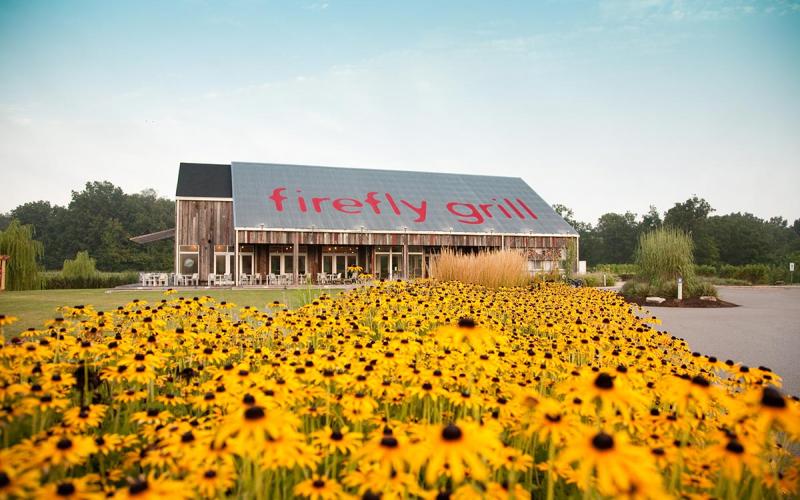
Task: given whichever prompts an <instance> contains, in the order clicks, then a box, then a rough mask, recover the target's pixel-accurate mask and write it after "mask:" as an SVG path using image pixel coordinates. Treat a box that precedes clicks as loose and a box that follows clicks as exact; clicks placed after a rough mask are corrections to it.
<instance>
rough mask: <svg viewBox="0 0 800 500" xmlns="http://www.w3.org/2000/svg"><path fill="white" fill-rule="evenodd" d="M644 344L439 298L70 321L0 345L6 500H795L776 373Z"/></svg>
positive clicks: (543, 292)
mask: <svg viewBox="0 0 800 500" xmlns="http://www.w3.org/2000/svg"><path fill="white" fill-rule="evenodd" d="M14 321H16V318H12V317H11V316H10V315H3V314H0V327H2V326H3V325H4V324H10V323H12V322H14ZM658 324H659V321H658V320H657V319H656V318H654V317H650V316H649V315H647V314H644V313H643V311H642V310H640V309H637V308H632V306H631V305H629V304H628V303H626V302H625V300H624V299H622V298H621V297H620V296H619V295H617V294H615V293H613V292H610V291H603V290H596V289H590V288H571V287H569V286H567V285H565V284H542V285H536V286H530V287H525V288H522V287H520V288H487V287H483V286H479V285H468V284H464V283H459V282H455V281H450V282H445V283H442V282H436V281H431V280H418V281H413V282H381V283H376V284H373V285H370V286H365V287H362V288H358V289H355V290H351V291H349V292H346V293H343V294H341V295H339V296H337V297H336V298H335V299H334V298H331V297H329V296H326V295H323V296H320V297H319V298H318V299H315V300H313V301H312V302H311V303H309V304H306V305H304V306H302V307H300V308H298V309H296V310H288V309H287V308H285V307H284V306H283V305H282V304H276V303H273V304H270V305H269V306H267V307H265V308H264V309H263V310H259V309H257V308H254V307H243V308H238V307H236V306H235V305H234V304H232V303H230V302H217V301H215V300H213V299H211V298H209V297H202V296H195V297H180V296H178V295H177V293H176V292H175V291H171V292H168V293H166V294H165V296H164V298H163V299H161V300H160V301H156V302H154V303H150V304H148V303H146V302H145V301H142V300H134V301H133V302H130V303H128V304H124V305H120V306H119V307H118V308H115V309H112V310H108V311H99V310H96V309H95V308H94V307H92V306H91V305H89V304H79V305H74V306H71V307H62V308H60V309H59V310H58V311H57V315H56V317H55V318H54V319H53V320H51V321H48V322H46V324H44V325H42V326H41V327H40V328H38V329H30V330H27V331H25V332H24V333H23V334H21V335H20V337H15V338H13V339H11V340H10V341H8V342H7V343H5V344H3V345H2V346H1V347H0V399H2V401H0V498H9V497H10V498H80V499H95V498H97V499H99V498H117V499H127V498H130V499H142V498H153V499H155V498H168V499H188V498H217V499H218V498H246V499H278V498H309V499H313V500H328V499H352V498H370V499H371V498H384V499H405V498H409V499H418V498H420V499H426V498H454V499H458V498H464V499H473V498H475V499H478V498H487V499H507V498H509V499H510V498H514V499H520V500H526V499H530V498H537V499H538V498H542V499H548V500H551V499H554V498H587V499H593V500H594V499H597V500H599V499H603V498H627V499H645V498H657V499H661V498H691V499H694V498H724V499H733V498H759V499H765V498H766V499H773V498H774V499H777V498H797V496H798V494H800V485H799V484H798V482H799V481H800V458H798V457H797V455H795V454H793V453H792V451H791V450H796V449H797V446H798V445H800V402H798V400H797V399H796V398H793V397H787V396H786V395H785V394H784V393H782V392H781V390H780V387H781V377H780V376H779V375H778V374H776V373H773V372H772V371H771V370H770V369H769V368H766V367H758V368H755V367H748V366H745V365H742V364H741V363H737V362H735V361H732V360H731V361H725V362H723V361H721V360H718V359H717V358H715V357H714V356H704V355H702V354H700V353H697V352H692V351H690V350H689V348H688V346H687V345H686V342H685V341H683V340H681V339H680V338H678V337H677V336H675V335H671V334H669V333H667V332H665V331H660V330H658V329H657V328H658Z"/></svg>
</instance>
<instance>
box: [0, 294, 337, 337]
mask: <svg viewBox="0 0 800 500" xmlns="http://www.w3.org/2000/svg"><path fill="white" fill-rule="evenodd" d="M339 292H341V290H338V289H324V290H323V289H318V288H311V289H291V290H268V289H261V290H188V291H180V292H178V293H177V294H176V295H172V296H169V297H168V298H175V297H181V296H183V297H195V296H206V295H208V296H210V297H213V298H215V299H216V300H226V301H228V302H233V303H234V304H236V305H237V306H253V307H258V308H263V307H264V306H265V305H266V304H268V303H270V302H272V301H275V300H278V301H280V302H282V303H284V304H287V305H288V306H289V307H292V308H294V307H298V306H301V305H303V304H304V303H306V302H308V301H310V300H311V298H313V297H317V296H319V295H320V294H321V293H328V294H330V295H335V294H338V293H339ZM163 298H165V297H164V293H163V292H149V291H148V292H144V291H138V290H133V291H120V292H117V291H114V292H107V291H106V290H105V289H96V290H32V291H26V292H3V293H0V314H5V315H6V316H16V317H17V318H19V321H17V322H16V323H14V324H13V325H10V326H6V327H3V333H4V334H5V336H6V337H7V338H8V337H10V336H13V335H17V334H18V333H20V332H21V331H24V330H26V329H27V328H28V327H36V328H39V327H41V326H42V325H43V324H44V322H45V321H47V320H48V319H52V318H54V317H56V316H58V313H57V312H56V307H58V306H73V305H78V304H83V305H92V306H93V307H94V308H95V310H97V311H103V310H109V309H115V308H116V307H117V306H121V305H124V304H126V303H128V302H130V301H131V300H133V299H139V300H146V301H147V302H148V303H150V304H153V303H156V302H159V301H160V300H161V299H163Z"/></svg>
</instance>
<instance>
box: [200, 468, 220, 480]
mask: <svg viewBox="0 0 800 500" xmlns="http://www.w3.org/2000/svg"><path fill="white" fill-rule="evenodd" d="M203 477H205V478H206V479H214V478H215V477H217V471H215V470H207V471H206V472H205V473H204V474H203Z"/></svg>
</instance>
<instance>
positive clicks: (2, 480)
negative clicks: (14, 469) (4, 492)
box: [0, 471, 11, 488]
mask: <svg viewBox="0 0 800 500" xmlns="http://www.w3.org/2000/svg"><path fill="white" fill-rule="evenodd" d="M9 484H11V478H10V477H8V474H6V471H0V488H5V487H6V486H8V485H9Z"/></svg>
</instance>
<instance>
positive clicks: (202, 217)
mask: <svg viewBox="0 0 800 500" xmlns="http://www.w3.org/2000/svg"><path fill="white" fill-rule="evenodd" d="M177 203H178V207H177V215H178V217H177V218H178V225H177V227H176V231H175V238H176V239H177V244H178V246H180V245H198V246H199V247H200V255H199V263H198V272H199V273H200V280H201V281H206V280H207V279H208V275H209V274H210V273H212V272H213V270H214V245H228V246H233V245H235V244H236V234H235V232H234V230H233V202H231V201H210V200H202V201H200V200H178V202H177Z"/></svg>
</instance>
